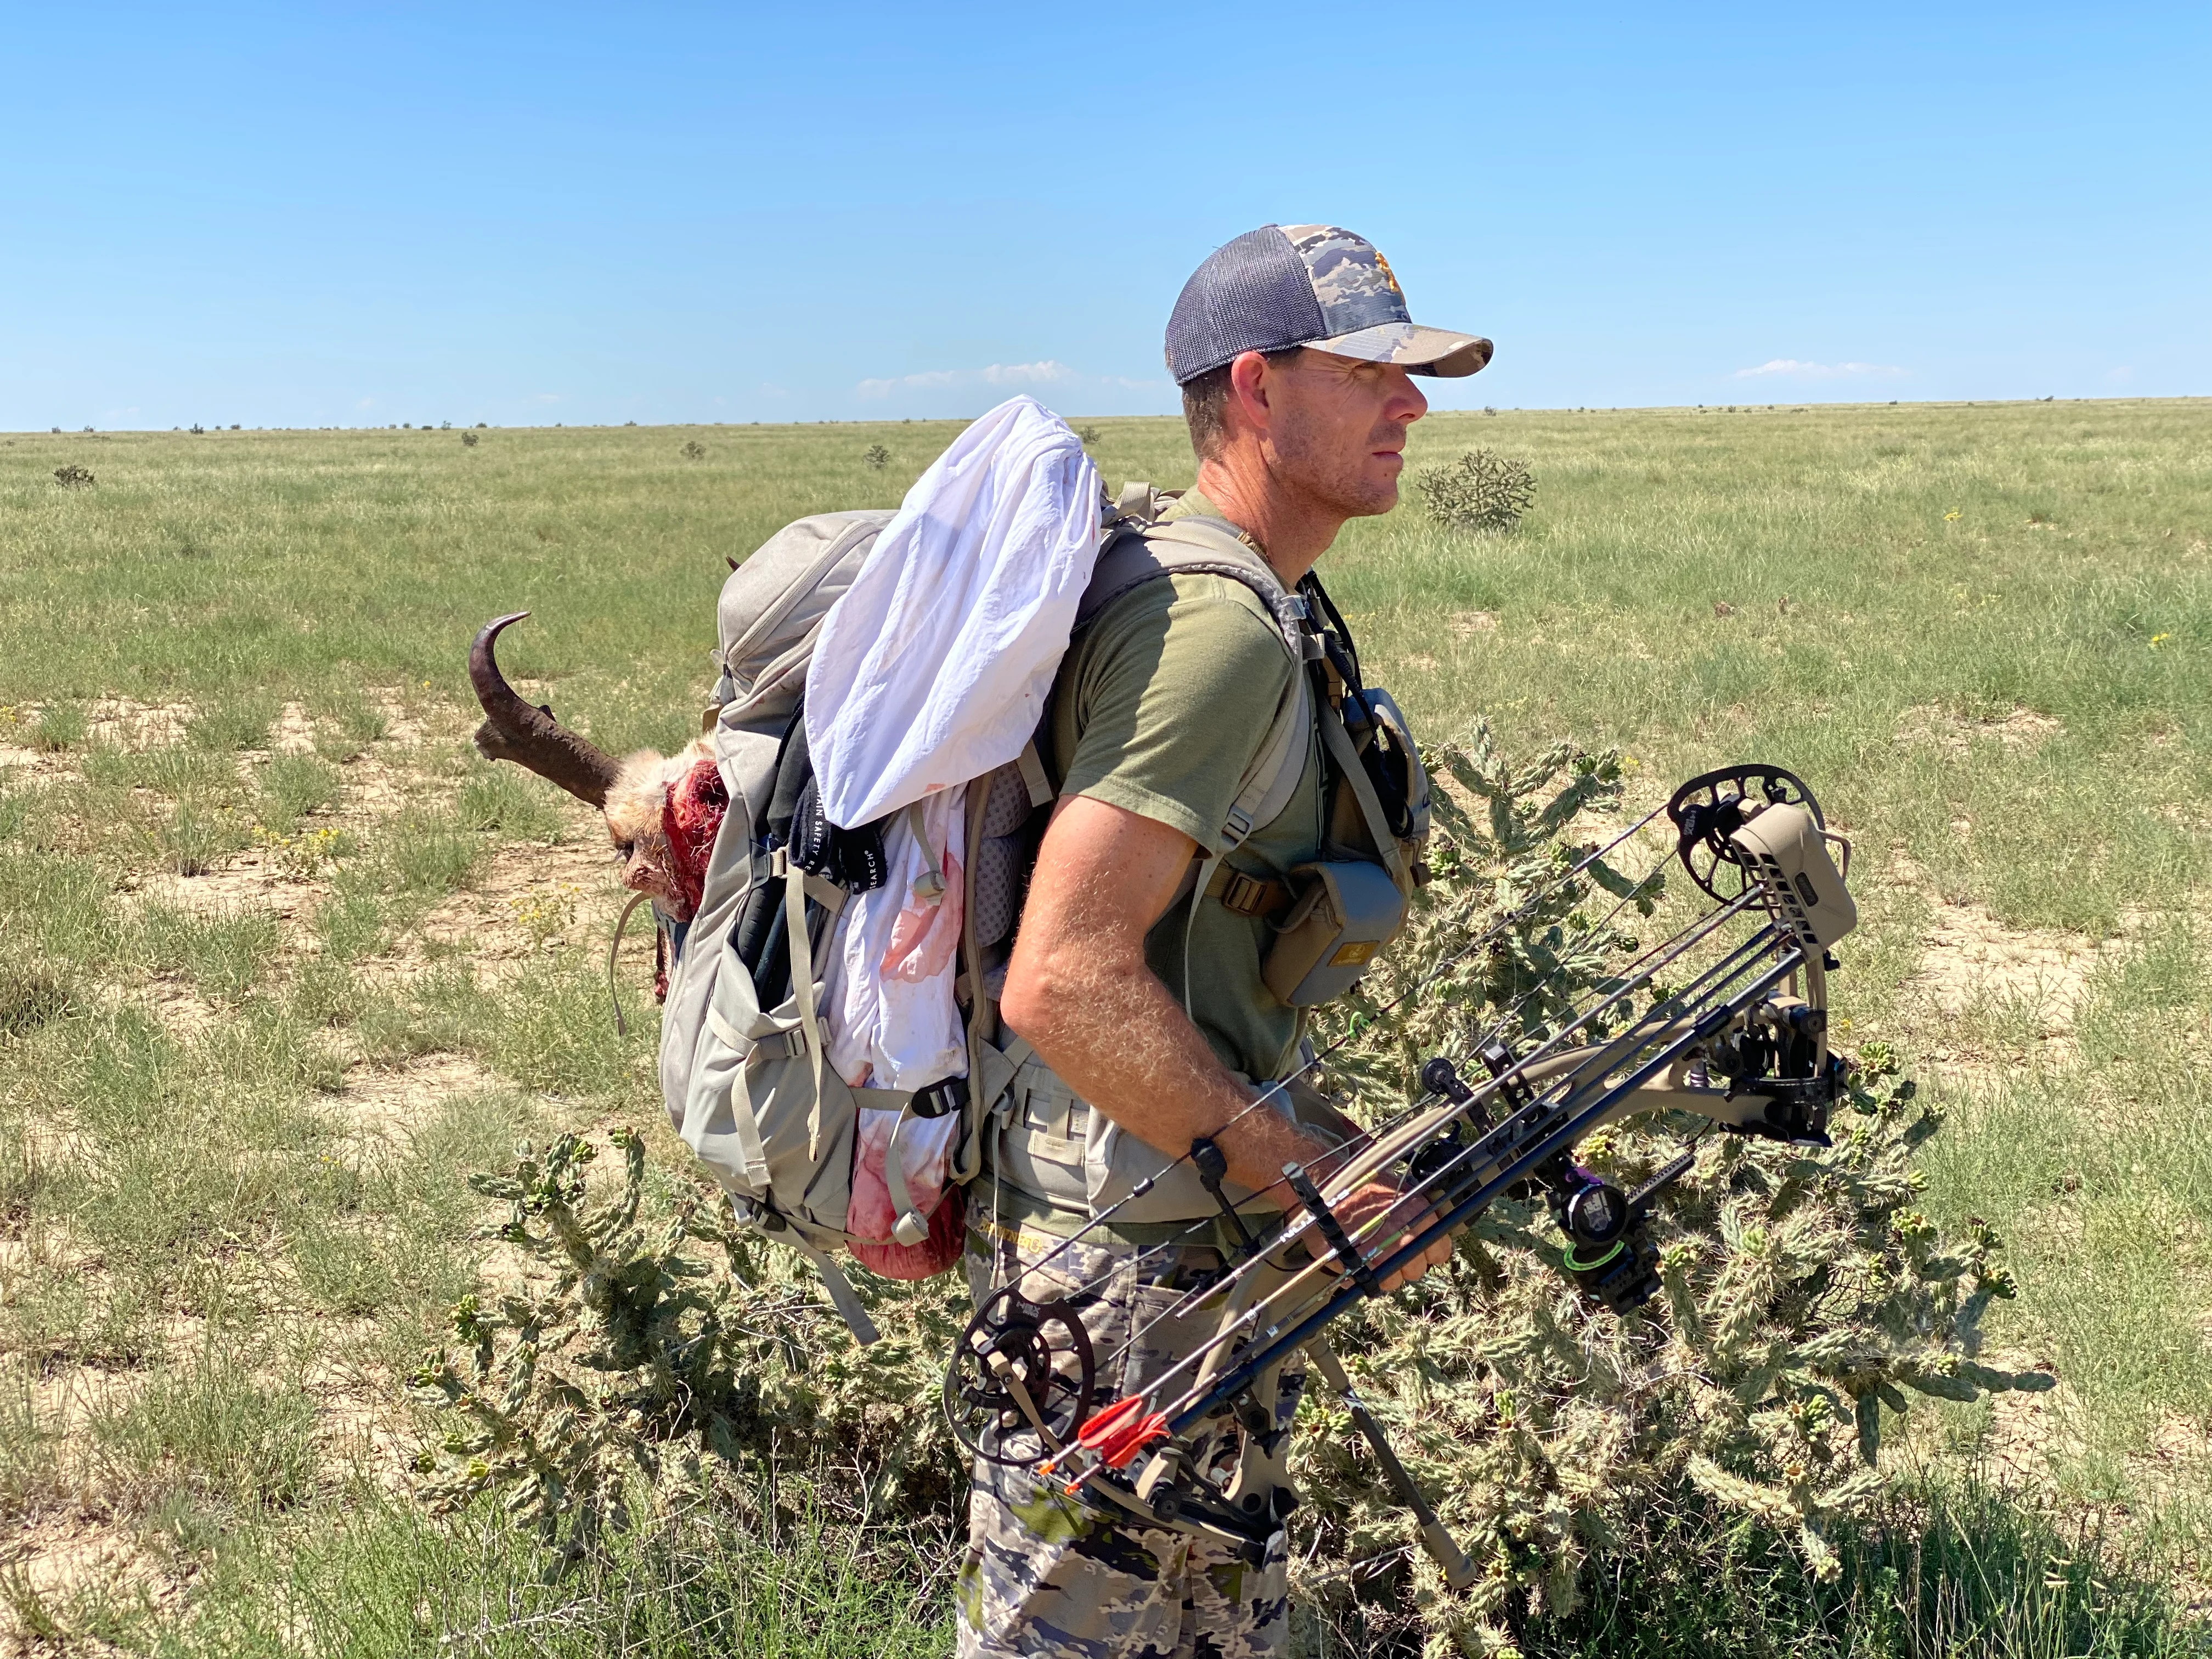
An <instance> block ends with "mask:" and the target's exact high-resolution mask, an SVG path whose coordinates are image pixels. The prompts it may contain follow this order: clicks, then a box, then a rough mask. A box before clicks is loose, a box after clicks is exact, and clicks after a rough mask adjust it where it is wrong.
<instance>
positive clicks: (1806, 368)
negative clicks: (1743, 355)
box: [1734, 357, 1905, 380]
mask: <svg viewBox="0 0 2212 1659" xmlns="http://www.w3.org/2000/svg"><path fill="white" fill-rule="evenodd" d="M1904 373H1905V370H1903V369H1901V368H1898V367H1897V366H1896V365H1895V364H1894V363H1801V362H1798V361H1797V360H1796V358H1795V357H1775V358H1771V359H1770V360H1768V361H1767V362H1763V363H1761V364H1760V365H1759V367H1758V368H1739V369H1738V370H1736V372H1735V377H1734V378H1735V379H1736V380H1756V379H1757V378H1759V376H1760V375H1762V374H1779V375H1783V376H1784V377H1785V378H1787V379H1790V380H1895V379H1896V378H1897V377H1898V376H1899V375H1900V374H1904Z"/></svg>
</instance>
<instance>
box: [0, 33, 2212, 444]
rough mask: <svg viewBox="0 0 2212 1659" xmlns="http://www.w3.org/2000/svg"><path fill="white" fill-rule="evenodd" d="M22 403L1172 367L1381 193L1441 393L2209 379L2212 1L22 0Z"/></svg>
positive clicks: (1093, 399)
mask: <svg viewBox="0 0 2212 1659" xmlns="http://www.w3.org/2000/svg"><path fill="white" fill-rule="evenodd" d="M0 21H4V23H5V27H4V28H0V76H4V82H0V84H4V85H5V86H6V87H7V88H8V89H9V90H8V92H7V94H5V96H4V98H0V142H4V144H5V153H6V154H7V155H9V158H10V161H11V163H12V165H11V166H10V167H9V185H8V186H7V188H6V190H5V191H0V428H9V429H23V428H34V429H43V428H46V427H48V426H52V425H60V426H63V427H65V428H77V427H81V426H84V425H88V424H89V425H93V426H96V427H100V428H128V427H152V428H167V427H170V426H173V425H179V424H190V423H191V422H194V421H198V422H204V423H206V424H210V425H214V424H222V425H225V426H228V425H229V424H231V423H232V422H238V423H240V424H242V425H245V426H249V427H252V426H280V425H281V426H327V425H367V424H372V423H374V424H384V423H386V422H400V421H407V422H415V423H417V424H420V423H422V422H439V421H452V422H455V423H456V424H459V423H462V422H469V423H473V422H477V421H488V422H491V423H492V424H494V425H519V424H550V423H551V422H555V421H561V422H568V423H569V424H572V425H574V424H585V423H592V422H621V421H624V420H636V421H638V422H642V423H652V422H680V421H702V422H704V421H752V420H762V421H777V420H802V419H803V420H819V419H855V418H863V417H884V416H890V417H900V416H925V415H931V416H939V415H972V414H975V413H977V412H979V411H980V410H982V409H984V408H986V407H987V406H988V405H990V404H993V403H995V402H997V401H999V399H1000V398H1003V397H1005V396H1006V395H1008V393H1010V392H1012V391H1015V390H1026V391H1030V392H1035V393H1036V395H1038V396H1039V397H1041V398H1043V399H1044V400H1045V401H1046V402H1048V403H1049V404H1053V405H1054V407H1056V408H1059V409H1060V410H1063V411H1065V412H1066V413H1068V414H1071V415H1081V414H1119V413H1141V412H1150V411H1164V410H1169V409H1170V408H1172V407H1173V406H1174V399H1173V390H1172V388H1171V387H1170V386H1169V385H1168V383H1167V381H1166V379H1165V375H1164V372H1163V370H1162V368H1161V366H1160V336H1161V331H1162V327H1163V325H1164V322H1165V319H1166V316H1167V312H1168V309H1169V307H1170V305H1171V304H1172V303H1173V301H1174V298H1175V295H1176V289H1178V288H1179V287H1180V286H1181V284H1182V279H1183V278H1184V276H1187V275H1188V272H1189V270H1190V269H1191V268H1192V266H1193V265H1194V264H1196V263H1197V262H1198V260H1200V258H1203V257H1204V256H1205V254H1206V252H1208V251H1209V250H1210V249H1211V248H1212V247H1213V246H1216V245H1218V243H1220V242H1222V241H1224V240H1227V239H1228V238H1229V237H1231V236H1232V235H1235V234H1237V233H1238V232H1240V231H1243V230H1245V229H1249V228H1251V227H1252V226H1254V225H1255V224H1260V223H1263V222H1267V221H1269V220H1279V221H1284V222H1301V221H1307V222H1310V221H1324V222H1335V223H1340V224H1344V225H1347V226H1350V227H1351V228H1353V229H1355V230H1357V231H1358V232H1360V233H1362V234H1365V235H1367V236H1369V237H1371V238H1372V239H1373V240H1375V241H1376V242H1377V243H1378V244H1379V245H1380V246H1382V247H1383V250H1384V252H1386V253H1387V254H1388V255H1389V258H1390V260H1391V262H1392V264H1393V265H1394V266H1395V268H1396V270H1397V271H1398V272H1399V274H1400V276H1401V277H1402V278H1403V279H1404V281H1405V283H1406V288H1407V294H1408V295H1409V296H1410V298H1411V300H1412V303H1413V312H1414V315H1415V317H1416V318H1417V319H1421V320H1425V321H1431V322H1434V323H1437V324H1440V325H1443V326H1446V327H1452V328H1464V329H1468V330H1473V331H1478V332H1481V333H1486V334H1488V335H1490V336H1492V337H1493V338H1494V339H1495V340H1496V341H1497V342H1498V356H1497V359H1496V361H1495V362H1494V363H1493V364H1492V367H1491V368H1489V369H1488V370H1487V371H1486V372H1485V373H1484V374H1481V375H1480V376H1478V377H1476V378H1475V379H1474V380H1468V381H1463V382H1457V383H1449V382H1447V383H1442V384H1440V385H1439V386H1438V387H1437V391H1438V397H1437V402H1438V404H1439V405H1440V406H1443V407H1465V406H1480V405H1481V404H1486V403H1488V404H1497V405H1499V406H1516V405H1517V406H1555V405H1563V404H1564V405H1576V404H1593V405H1601V406H1611V405H1630V404H1694V403H1706V404H1713V403H1741V402H1756V403H1767V402H1792V403H1796V402H1806V401H1810V400H1814V399H1845V400H1854V401H1857V400H1868V399H1880V400H1887V399H1888V398H1899V399H1916V400H1917V399H1923V398H2030V397H2043V396H2046V395H2056V396H2059V397H2066V398H2073V397H2112V396H2133V395H2172V394H2205V393H2212V315H2208V308H2207V303H2206V302H2207V300H2208V297H2212V276H2209V275H2208V273H2212V234H2208V214H2207V209H2208V199H2207V198H2208V191H2212V167H2208V163H2212V154H2208V151H2212V143H2208V137H2212V118H2208V109H2212V97H2208V95H2207V94H2206V91H2205V88H2206V87H2207V86H2208V85H2212V9H2207V8H2205V7H2204V6H2203V5H2202V4H2197V5H2191V6H2187V7H2183V6H2172V7H2153V6H2140V7H2130V6H2118V7H2113V6H2103V7H2099V8H2096V9H2089V8H2072V9H2065V10H2058V9H2051V8H2047V7H2042V6H2037V5H2033V4H2022V5H2015V6H2010V7H2002V8H2001V7H1995V6H1991V7H1962V6H1945V5H1941V4H1932V5H1931V4H1923V5H1916V6H1911V7H1899V8H1884V7H1879V6H1868V5H1860V6H1855V7H1828V8H1808V7H1777V6H1771V5H1769V6H1765V7H1759V8H1749V7H1747V8H1742V9H1729V8H1723V7H1705V8H1694V9H1690V8H1672V9H1669V8H1653V7H1648V6H1647V7H1637V8H1627V7H1623V8H1619V9H1601V8H1589V7H1579V6H1571V5H1553V6H1535V7H1531V6H1528V5H1525V4H1522V5H1516V6H1513V7H1510V8H1507V7H1496V6H1489V5H1483V4H1468V3H1458V4H1443V5H1434V6H1431V5H1425V4H1419V3H1410V4H1400V5H1396V6H1387V5H1386V6H1376V5H1362V6H1345V5H1336V6H1322V5H1302V4H1281V5H1264V6H1263V5H1252V4H1234V5H1215V6H1208V5H1204V4H1188V3H1186V4H1182V5H1176V6H1153V5H1125V6H1119V7H1101V6H1097V5H1085V6H1060V7H1047V6H1038V5H1031V6H1028V7H1012V6H1007V7H995V6H961V7H954V8H950V9H945V8H921V7H914V6H910V5H909V6H904V7H898V8H890V7H872V6H841V5H836V4H816V5H812V6H807V7H779V8H775V9H769V8H754V7H745V6H724V7H714V8H680V7H664V6H651V5H631V6H626V7H605V6H601V7H592V8H581V7H565V6H561V5H551V4H541V5H536V6H531V7H507V6H501V5H483V4H480V5H473V6H469V7H453V6H450V5H447V6H441V7H438V8H435V9H434V8H428V7H414V6H406V5H378V6H346V5H329V4H313V3H294V4H292V5H289V6H284V7H274V6H272V7H267V8H262V7H253V6H243V5H224V4H221V3H211V4H207V5H202V6H197V7H191V8H179V7H165V8H161V9H152V8H137V7H131V6H115V5H111V6H105V7H101V8H98V9H94V10H90V11H87V10H83V9H76V8H65V7H54V6H46V7H37V8H33V7H30V6H15V7H9V8H7V9H6V10H5V11H4V12H0Z"/></svg>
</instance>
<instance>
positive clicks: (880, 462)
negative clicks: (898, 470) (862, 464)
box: [860, 444, 891, 472]
mask: <svg viewBox="0 0 2212 1659" xmlns="http://www.w3.org/2000/svg"><path fill="white" fill-rule="evenodd" d="M860 459H862V460H864V461H866V463H867V464H868V465H870V466H872V467H873V468H874V469H875V470H876V471H878V472H880V471H883V470H884V468H885V467H887V466H889V465H890V464H891V453H890V450H888V449H885V448H884V447H883V446H882V445H881V444H870V445H869V446H868V450H867V453H866V454H865V455H863V456H861V457H860Z"/></svg>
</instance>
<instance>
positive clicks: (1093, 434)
mask: <svg viewBox="0 0 2212 1659" xmlns="http://www.w3.org/2000/svg"><path fill="white" fill-rule="evenodd" d="M1075 435H1076V437H1077V438H1079V440H1081V441H1082V442H1083V443H1084V444H1085V445H1086V446H1087V445H1091V444H1095V443H1097V441H1098V440H1099V439H1100V438H1102V437H1103V436H1104V434H1103V433H1102V432H1100V431H1099V429H1098V428H1097V427H1095V426H1079V427H1078V428H1075Z"/></svg>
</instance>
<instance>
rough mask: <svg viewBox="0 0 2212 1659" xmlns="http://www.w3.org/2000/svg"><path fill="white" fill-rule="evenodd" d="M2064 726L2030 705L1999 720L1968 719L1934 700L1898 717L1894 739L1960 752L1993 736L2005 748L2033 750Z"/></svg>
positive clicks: (1950, 751) (2063, 728)
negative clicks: (1937, 704)
mask: <svg viewBox="0 0 2212 1659" xmlns="http://www.w3.org/2000/svg"><path fill="white" fill-rule="evenodd" d="M2065 729H2066V728H2065V727H2064V726H2061V725H2060V724H2059V723H2058V722H2057V720H2053V719H2051V716H2050V715H2048V714H2037V713H2036V712H2035V710H2033V708H2015V709H2014V710H2013V711H2012V713H2010V714H2007V715H2005V716H2004V717H2003V718H2002V720H1996V719H1989V720H1967V719H1966V718H1964V717H1963V716H1961V715H1958V714H1952V713H1950V712H1949V711H1948V710H1947V709H1943V708H1938V707H1936V705H1935V704H1933V703H1921V704H1919V705H1917V706H1916V707H1914V708H1908V709H1906V710H1905V712H1904V713H1903V714H1900V715H1899V716H1898V719H1897V740H1898V741H1899V743H1903V744H1932V745H1934V746H1935V747H1936V748H1938V749H1941V750H1943V751H1944V752H1945V753H1946V754H1952V755H1963V754H1965V753H1966V750H1968V749H1969V748H1970V747H1972V744H1973V743H1974V742H1975V740H1976V739H1978V738H1990V739H1994V740H1996V742H1998V743H2001V744H2004V746H2005V747H2006V748H2008V749H2033V748H2034V747H2036V746H2037V745H2038V744H2041V743H2043V742H2045V740H2046V739H2048V738H2053V737H2056V736H2057V734H2058V733H2059V732H2063V731H2064V730H2065Z"/></svg>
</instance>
